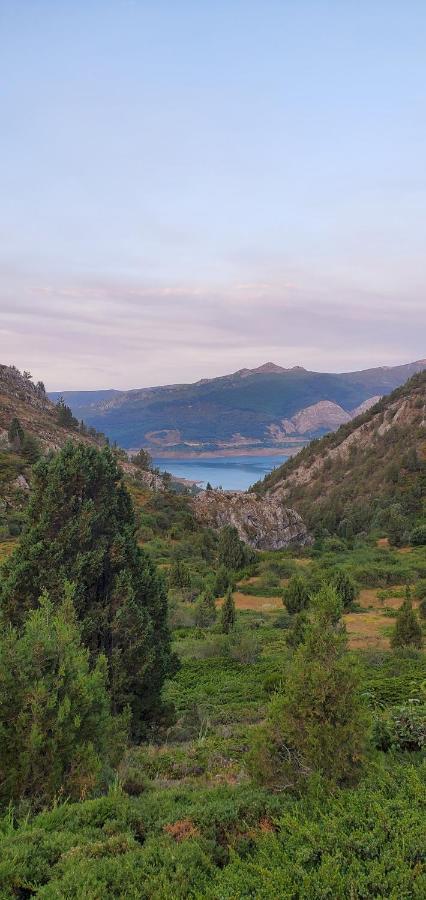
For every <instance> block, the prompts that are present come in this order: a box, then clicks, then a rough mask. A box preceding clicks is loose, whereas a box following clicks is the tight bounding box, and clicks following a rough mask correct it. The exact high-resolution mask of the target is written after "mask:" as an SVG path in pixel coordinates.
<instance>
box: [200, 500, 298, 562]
mask: <svg viewBox="0 0 426 900" xmlns="http://www.w3.org/2000/svg"><path fill="white" fill-rule="evenodd" d="M193 503H194V511H195V516H196V518H197V519H198V521H199V522H200V523H201V524H202V525H208V526H210V527H211V528H223V527H224V526H225V525H233V526H234V527H235V528H236V529H237V531H238V534H239V536H240V538H241V540H243V541H244V542H245V543H246V544H249V545H250V546H251V547H254V548H255V549H256V550H280V549H281V548H283V547H289V546H291V545H299V546H304V545H307V544H310V543H311V538H310V535H309V534H308V531H307V529H306V526H305V525H304V523H303V521H302V519H301V518H300V516H299V515H298V513H297V512H295V510H294V509H288V508H286V507H285V506H284V504H283V503H282V502H281V501H280V500H279V499H275V498H265V497H259V496H258V495H257V494H253V493H243V492H242V491H203V492H202V493H201V494H199V495H198V496H197V497H195V499H194V501H193Z"/></svg>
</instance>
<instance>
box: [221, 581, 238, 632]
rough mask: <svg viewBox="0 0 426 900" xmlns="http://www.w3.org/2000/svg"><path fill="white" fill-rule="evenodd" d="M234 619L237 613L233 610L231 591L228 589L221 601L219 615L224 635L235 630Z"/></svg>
mask: <svg viewBox="0 0 426 900" xmlns="http://www.w3.org/2000/svg"><path fill="white" fill-rule="evenodd" d="M236 618H237V613H236V609H235V603H234V598H233V596H232V591H231V589H230V588H229V589H228V591H227V594H226V597H225V599H224V601H223V604H222V609H221V613H220V624H221V628H222V631H223V633H224V634H229V632H230V631H232V630H233V628H235V621H236Z"/></svg>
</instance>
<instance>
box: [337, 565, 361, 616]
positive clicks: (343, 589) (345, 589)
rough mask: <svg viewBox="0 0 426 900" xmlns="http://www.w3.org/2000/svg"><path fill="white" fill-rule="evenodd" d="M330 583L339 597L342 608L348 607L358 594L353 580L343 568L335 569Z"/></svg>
mask: <svg viewBox="0 0 426 900" xmlns="http://www.w3.org/2000/svg"><path fill="white" fill-rule="evenodd" d="M332 585H333V587H334V588H335V589H336V591H337V594H338V596H339V597H340V599H341V601H342V603H343V607H344V609H348V608H349V607H350V606H352V604H353V603H355V600H356V598H357V596H358V588H357V585H356V584H355V581H354V580H353V578H351V576H350V575H349V573H348V572H345V570H344V569H337V571H336V572H335V573H334V577H333V579H332Z"/></svg>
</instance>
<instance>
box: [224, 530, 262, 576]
mask: <svg viewBox="0 0 426 900" xmlns="http://www.w3.org/2000/svg"><path fill="white" fill-rule="evenodd" d="M253 558H254V554H253V551H252V550H251V549H250V548H249V547H247V546H246V544H244V542H243V541H242V540H240V538H239V536H238V531H237V529H236V528H234V526H233V525H225V527H224V528H222V530H221V532H220V535H219V543H218V559H219V563H220V564H221V565H224V566H225V567H226V568H227V569H231V570H232V571H234V572H238V570H239V569H242V568H243V567H244V566H245V565H247V564H248V563H250V562H252V560H253Z"/></svg>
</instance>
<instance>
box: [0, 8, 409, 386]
mask: <svg viewBox="0 0 426 900" xmlns="http://www.w3.org/2000/svg"><path fill="white" fill-rule="evenodd" d="M425 46H426V4H425V3H424V2H423V0H419V2H416V0H408V2H402V0H398V2H395V0H356V2H355V0H347V2H345V3H342V2H341V0H298V2H297V3H296V2H293V0H276V2H274V0H241V2H239V0H214V2H213V0H206V2H200V0H133V2H132V0H37V2H35V0H0V117H1V131H0V160H1V166H0V362H5V363H14V364H16V365H17V366H18V367H19V368H21V369H23V368H26V369H30V370H31V371H32V372H33V374H34V376H35V377H37V378H42V379H43V380H44V381H45V383H46V385H47V387H48V388H49V389H51V390H55V389H58V390H59V389H72V388H100V387H117V388H120V387H121V388H126V387H141V386H145V385H149V384H160V383H169V382H180V381H192V380H196V379H198V378H200V377H205V376H213V375H219V374H224V373H226V372H230V371H234V370H236V369H238V368H241V367H243V366H255V365H259V364H261V363H262V362H265V361H267V360H273V361H274V362H277V363H279V364H281V365H284V366H285V365H289V366H290V365H295V364H300V365H304V366H306V367H307V368H313V369H318V370H326V371H344V370H349V369H355V368H363V367H367V366H371V365H392V364H398V363H402V362H408V361H412V360H414V359H419V358H423V357H424V356H425V355H426V341H425V333H426V290H425V288H426V269H425V245H426V217H425V208H426V204H425V200H426V168H425V159H426V88H425V84H426V53H425Z"/></svg>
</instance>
